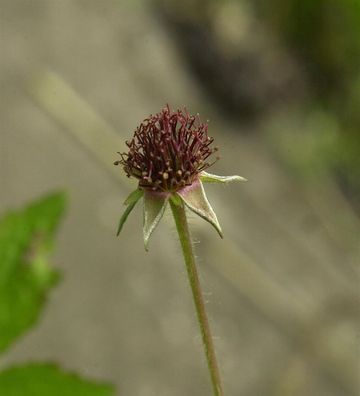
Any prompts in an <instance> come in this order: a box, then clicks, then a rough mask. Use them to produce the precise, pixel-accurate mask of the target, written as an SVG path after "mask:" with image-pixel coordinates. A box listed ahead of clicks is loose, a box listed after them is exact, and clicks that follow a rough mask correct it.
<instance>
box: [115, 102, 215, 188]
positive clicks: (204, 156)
mask: <svg viewBox="0 0 360 396" xmlns="http://www.w3.org/2000/svg"><path fill="white" fill-rule="evenodd" d="M213 140H214V139H213V138H211V137H209V136H208V125H207V124H206V123H202V122H201V121H200V118H199V116H193V115H189V114H188V112H187V111H186V110H184V111H182V110H177V111H171V110H170V108H169V106H168V105H167V106H166V107H164V108H163V109H162V111H161V112H160V113H157V114H155V115H151V116H150V117H148V118H146V119H145V120H144V121H143V122H142V123H141V124H140V126H139V127H138V128H137V129H136V131H135V134H134V137H133V138H132V140H131V141H127V142H126V145H127V146H128V147H129V152H128V153H119V154H120V156H121V159H120V160H119V161H116V162H115V165H118V164H121V165H122V166H123V168H124V170H125V172H126V174H127V176H128V177H130V176H134V177H136V178H137V179H139V186H140V187H142V188H146V189H150V190H153V191H168V192H174V191H178V190H180V189H182V188H184V187H185V186H190V185H191V184H192V183H193V182H194V181H196V180H197V179H198V178H199V174H200V172H202V171H204V170H205V169H207V168H209V166H211V165H212V164H213V163H214V162H215V161H216V160H217V159H218V157H217V158H215V159H214V160H213V161H212V162H209V157H210V156H211V154H213V153H214V152H216V151H217V147H211V146H212V143H213Z"/></svg>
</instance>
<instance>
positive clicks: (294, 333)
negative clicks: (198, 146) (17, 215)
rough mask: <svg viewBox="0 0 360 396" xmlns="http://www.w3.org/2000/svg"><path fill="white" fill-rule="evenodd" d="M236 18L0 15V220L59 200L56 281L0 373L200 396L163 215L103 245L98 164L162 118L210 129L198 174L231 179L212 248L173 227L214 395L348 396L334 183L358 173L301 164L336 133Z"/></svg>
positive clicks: (115, 196)
mask: <svg viewBox="0 0 360 396" xmlns="http://www.w3.org/2000/svg"><path fill="white" fill-rule="evenodd" d="M254 3H255V2H254ZM283 3H284V2H282V3H281V2H279V1H277V2H276V4H277V6H279V7H283V6H284V4H283ZM251 4H252V2H249V1H246V2H245V1H228V0H227V1H224V2H215V1H194V2H190V1H185V2H183V3H181V4H177V3H175V2H173V1H153V2H145V1H141V0H137V1H120V0H117V1H115V0H104V1H102V0H87V1H85V0H48V1H45V0H33V1H27V0H12V1H10V0H1V1H0V50H1V52H0V84H1V89H0V120H1V129H0V210H1V211H5V210H6V209H9V208H16V207H18V206H21V205H23V204H25V203H27V202H29V201H30V200H32V199H35V198H37V197H39V196H41V195H42V194H45V193H48V192H50V191H53V190H58V189H60V190H63V189H65V190H66V191H67V192H68V196H69V208H68V211H67V215H66V218H65V221H64V222H63V224H62V227H61V231H60V233H59V235H58V238H57V244H56V246H55V253H54V256H53V263H54V265H55V266H56V267H57V268H59V269H60V270H61V272H62V274H63V280H62V282H61V283H60V285H59V286H58V287H56V288H55V289H54V291H53V292H52V293H51V296H50V299H49V302H48V305H47V308H46V311H45V313H44V315H43V317H42V318H41V320H40V322H39V324H38V327H36V328H34V329H33V330H32V331H31V332H30V333H28V334H27V335H26V336H25V337H23V338H22V339H21V340H20V342H18V343H17V345H16V346H15V348H13V349H11V351H9V352H8V353H7V355H6V356H5V358H4V359H2V361H1V362H0V366H4V365H8V364H9V363H14V362H17V361H21V362H23V361H24V360H26V361H27V360H28V361H31V360H35V359H36V360H51V361H56V362H59V363H61V364H63V365H64V366H65V367H66V368H67V369H69V370H74V371H78V372H80V373H81V374H82V375H85V376H88V377H91V378H95V379H99V380H106V381H109V382H112V383H114V384H115V385H116V387H117V389H118V394H119V395H127V396H131V395H135V396H184V395H196V396H205V395H209V394H210V393H211V388H210V381H209V378H208V373H207V369H206V363H205V359H204V357H203V351H202V346H201V340H200V337H199V335H198V334H199V332H198V328H197V323H196V320H195V313H194V307H193V302H192V300H191V295H190V289H189V287H188V281H187V278H186V274H185V268H184V264H183V261H182V257H181V252H180V249H179V245H178V242H177V240H176V234H175V228H174V225H173V222H172V219H171V217H170V214H169V213H168V214H167V215H166V219H165V221H164V222H162V223H161V224H160V226H159V228H158V229H157V230H156V232H155V233H154V236H153V238H152V240H151V242H150V251H149V252H148V253H146V252H145V251H144V249H143V242H142V229H141V226H142V218H141V208H140V207H138V208H136V209H135V210H134V212H133V214H132V215H131V216H130V218H129V220H128V222H127V224H126V225H125V227H124V231H123V233H122V235H121V236H120V237H119V238H116V237H115V230H116V226H117V222H118V219H119V216H120V215H121V213H122V210H123V205H122V203H123V201H124V199H125V198H126V196H127V195H128V194H129V192H131V191H132V189H134V188H135V185H136V182H135V180H128V179H127V178H126V177H125V175H124V174H122V172H121V169H119V168H118V167H113V165H112V163H113V161H114V160H115V159H117V155H116V152H117V151H122V150H123V149H124V141H125V140H126V139H128V138H129V137H131V135H132V133H133V130H134V129H135V127H136V126H137V125H138V124H139V123H140V122H141V121H142V120H143V119H144V118H145V117H146V116H148V115H149V114H150V113H155V112H157V111H159V110H160V109H161V108H162V106H164V105H165V104H166V103H169V104H170V106H171V107H172V108H178V107H183V106H184V105H186V107H187V108H188V110H189V111H190V112H191V113H197V112H199V113H200V115H201V117H202V119H203V120H206V119H210V135H212V136H213V137H214V138H215V139H216V144H217V145H218V146H219V147H220V155H221V160H220V161H219V162H217V163H216V164H215V165H214V167H213V168H212V171H213V172H214V173H217V174H226V175H230V174H240V175H242V176H245V177H246V178H247V179H248V180H249V181H248V182H247V183H243V184H237V185H230V186H226V187H223V186H212V185H210V186H209V187H208V189H207V191H208V195H209V198H210V200H211V202H212V203H213V207H214V209H215V210H216V212H217V215H218V217H219V220H220V222H221V224H222V226H223V230H224V234H225V239H224V240H220V239H219V238H218V236H217V235H216V233H215V232H214V231H213V229H211V228H210V227H209V226H208V225H207V224H206V223H205V222H203V221H202V220H201V219H197V218H194V217H192V216H191V215H190V217H191V226H192V230H193V237H194V240H195V247H196V252H197V255H198V257H199V260H198V261H199V271H200V274H201V281H202V285H203V289H204V292H205V296H206V300H207V309H208V311H209V315H210V317H211V327H212V331H213V334H214V339H215V345H216V349H217V353H218V359H219V364H220V366H221V372H222V375H223V379H224V388H225V394H226V395H228V396H241V395H246V396H264V395H270V396H305V395H306V396H356V395H358V394H359V369H360V363H359V353H360V327H359V290H358V289H359V257H360V252H359V250H360V248H359V231H360V221H359V204H358V195H357V191H358V190H357V187H354V188H353V184H351V182H349V180H352V179H351V178H350V179H348V178H347V177H345V176H346V175H347V174H348V173H349V174H351V175H353V174H358V173H357V172H358V169H357V168H355V167H354V166H353V167H351V168H350V170H351V171H350V172H348V170H347V169H345V170H344V169H343V168H341V169H340V171H334V172H333V171H332V169H330V170H329V168H328V167H327V166H326V164H325V162H321V163H320V160H318V159H319V157H320V155H318V154H317V151H316V150H315V149H316V148H317V147H318V146H319V143H318V140H316V139H315V138H313V136H315V135H316V136H320V141H321V142H323V141H325V143H326V144H327V142H330V143H329V144H333V143H334V141H335V140H334V136H336V134H337V133H338V131H339V130H341V125H342V124H340V122H337V120H338V119H339V118H337V116H336V115H333V113H329V112H326V111H325V110H324V108H326V106H325V105H324V106H322V104H318V106H312V104H313V103H314V102H315V101H317V100H318V102H316V103H320V102H321V100H320V99H318V98H319V97H320V96H321V94H322V92H323V91H322V90H324V92H327V91H326V89H325V88H323V87H322V86H321V87H320V88H319V89H318V88H315V87H314V80H312V79H311V76H310V77H309V74H308V71H307V69H306V68H305V67H304V64H302V63H301V62H300V61H298V59H299V58H298V57H297V56H295V55H294V54H293V53H292V52H291V51H288V50H287V47H286V46H285V44H284V43H283V42H282V41H281V40H279V39H278V38H276V37H277V36H276V35H275V34H274V33H273V30H271V29H272V28H271V26H272V25H271V24H266V22H268V19H266V15H265V16H263V17H262V18H263V19H261V15H260V16H258V14H256V13H255V12H253V11H252V9H251ZM274 4H275V3H274ZM289 4H290V2H289ZM209 32H210V33H211V34H210V33H209ZM329 51H330V49H329ZM305 64H306V62H305ZM347 73H350V71H348V72H347ZM310 74H311V73H310ZM315 80H316V79H315ZM331 81H332V80H331ZM359 81H360V80H359ZM329 84H331V82H328V81H326V82H324V84H323V85H324V86H325V87H326V88H328V87H329ZM358 86H360V85H358ZM314 92H320V93H319V94H314ZM359 92H360V91H359ZM317 95H318V96H317ZM326 95H327V93H326ZM334 97H336V95H335V94H334ZM339 98H340V96H339ZM339 100H340V99H339ZM340 102H341V103H344V102H342V101H341V100H340ZM321 103H322V102H321ZM345 105H346V104H345ZM334 113H335V111H334ZM339 117H340V116H339ZM339 125H340V126H339ZM305 132H306V133H305ZM315 132H319V134H315ZM356 133H357V134H358V130H357V132H356ZM354 136H355V135H354ZM357 136H358V135H357ZM326 144H325V145H326ZM314 147H315V148H314ZM321 147H322V146H321ZM326 147H327V146H326ZM321 152H323V151H321ZM359 153H360V151H359ZM331 158H332V157H331ZM356 158H357V157H356ZM299 164H300V165H299ZM324 164H325V165H324ZM304 169H305V171H304ZM347 172H348V173H347ZM344 175H345V176H344ZM349 186H350V187H349Z"/></svg>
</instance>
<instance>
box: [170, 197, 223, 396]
mask: <svg viewBox="0 0 360 396" xmlns="http://www.w3.org/2000/svg"><path fill="white" fill-rule="evenodd" d="M170 206H171V210H172V213H173V215H174V219H175V223H176V228H177V231H178V234H179V239H180V244H181V248H182V251H183V254H184V259H185V264H186V269H187V273H188V277H189V282H190V287H191V291H192V295H193V298H194V303H195V307H196V313H197V318H198V321H199V326H200V332H201V337H202V341H203V345H204V349H205V354H206V359H207V363H208V367H209V371H210V376H211V382H212V386H213V391H214V395H215V396H223V395H224V393H223V390H222V385H221V380H220V373H219V368H218V365H217V361H216V355H215V349H214V344H213V341H212V337H211V333H210V326H209V321H208V318H207V315H206V311H205V304H204V299H203V296H202V293H201V286H200V281H199V277H198V274H197V269H196V263H195V256H194V252H193V248H192V244H191V238H190V232H189V227H188V222H187V219H186V213H185V207H184V204H183V203H181V205H178V204H176V203H174V202H172V201H171V200H170Z"/></svg>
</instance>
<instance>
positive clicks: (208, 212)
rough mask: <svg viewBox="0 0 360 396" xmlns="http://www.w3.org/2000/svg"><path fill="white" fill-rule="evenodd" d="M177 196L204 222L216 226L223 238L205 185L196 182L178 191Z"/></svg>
mask: <svg viewBox="0 0 360 396" xmlns="http://www.w3.org/2000/svg"><path fill="white" fill-rule="evenodd" d="M177 194H178V195H179V196H180V198H181V199H182V200H183V201H184V203H185V205H186V206H187V207H188V208H189V209H190V210H192V211H193V212H194V213H196V214H197V215H199V216H200V217H202V218H203V219H204V220H206V221H208V222H209V223H210V224H211V225H212V226H214V228H215V229H216V231H217V232H218V233H219V235H220V237H221V238H222V237H223V234H222V230H221V227H220V224H219V222H218V219H217V217H216V214H215V212H214V210H213V208H212V207H211V205H210V203H209V201H208V199H207V197H206V194H205V191H204V188H203V185H202V183H201V181H200V180H199V181H197V182H194V183H193V184H192V185H191V186H189V187H185V188H183V189H182V190H180V191H178V192H177Z"/></svg>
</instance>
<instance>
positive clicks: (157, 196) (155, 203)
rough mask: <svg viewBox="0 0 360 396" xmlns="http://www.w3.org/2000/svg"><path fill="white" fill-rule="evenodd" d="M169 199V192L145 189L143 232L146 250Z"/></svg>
mask: <svg viewBox="0 0 360 396" xmlns="http://www.w3.org/2000/svg"><path fill="white" fill-rule="evenodd" d="M168 201H169V194H166V193H156V192H152V191H145V193H144V223H143V234H144V244H145V250H148V245H149V239H150V236H151V234H152V233H153V231H154V230H155V228H156V226H157V225H158V224H159V222H160V220H161V218H162V217H163V214H164V212H165V209H166V205H167V203H168Z"/></svg>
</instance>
